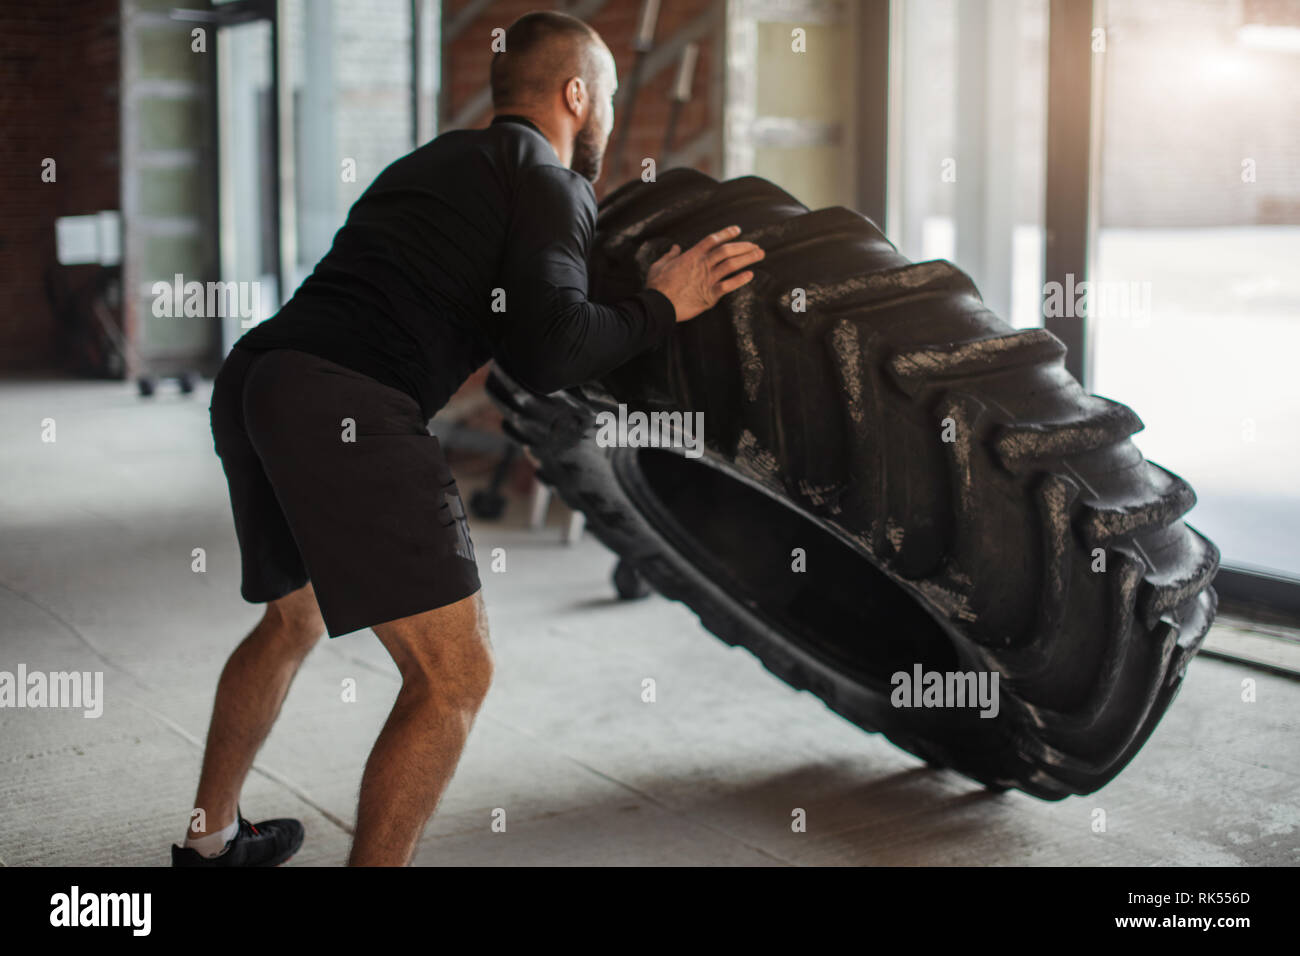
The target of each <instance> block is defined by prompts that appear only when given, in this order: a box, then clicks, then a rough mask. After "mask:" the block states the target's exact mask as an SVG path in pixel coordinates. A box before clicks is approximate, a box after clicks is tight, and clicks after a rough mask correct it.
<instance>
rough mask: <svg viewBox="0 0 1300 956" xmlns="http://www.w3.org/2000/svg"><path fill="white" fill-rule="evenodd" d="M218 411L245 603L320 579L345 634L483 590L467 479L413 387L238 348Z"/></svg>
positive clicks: (299, 356)
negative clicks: (465, 500) (465, 495)
mask: <svg viewBox="0 0 1300 956" xmlns="http://www.w3.org/2000/svg"><path fill="white" fill-rule="evenodd" d="M209 411H210V414H211V416H212V437H213V441H214V443H215V445H216V450H217V454H218V455H219V456H220V457H221V465H222V467H223V468H224V469H225V472H226V481H227V483H228V484H229V486H230V504H231V508H232V509H233V510H234V513H235V534H236V535H237V537H238V538H239V552H240V561H241V565H242V570H243V580H242V585H241V593H242V594H243V596H244V599H245V600H246V601H250V602H253V603H262V602H265V601H272V600H275V599H276V598H280V597H283V596H284V595H286V594H288V593H289V592H290V591H293V590H296V589H297V588H300V587H302V586H303V585H304V584H306V583H307V581H308V580H310V581H311V582H312V584H313V587H314V589H315V592H316V599H317V602H318V603H319V604H320V609H321V614H322V615H323V616H324V618H325V626H326V628H327V629H328V631H329V635H330V637H337V636H339V635H340V634H347V633H349V632H351V631H355V630H359V629H361V628H363V627H370V626H373V625H375V624H382V623H384V622H386V621H392V620H396V619H397V618H401V617H407V616H409V615H411V614H418V613H420V612H422V611H429V610H432V609H434V608H438V607H443V606H445V605H448V604H452V603H454V602H456V601H459V600H461V599H462V598H466V597H469V596H470V595H471V594H473V593H474V592H475V591H477V590H478V589H479V577H478V567H477V565H476V564H475V562H474V548H473V545H472V544H471V542H470V538H469V525H468V522H467V521H466V518H465V508H464V506H463V505H462V503H461V499H460V493H459V491H458V490H457V488H456V482H455V480H454V479H453V478H452V475H451V470H450V469H449V468H448V467H447V461H446V459H445V458H444V457H443V454H442V449H441V447H439V445H438V439H437V438H435V437H433V436H432V435H430V434H429V433H428V430H427V429H426V427H425V426H426V422H425V420H424V417H423V416H422V415H421V413H420V407H419V405H418V403H417V402H416V401H415V399H413V398H411V397H410V396H409V395H407V394H406V393H405V392H402V391H399V390H397V389H395V388H392V387H390V386H388V385H384V384H381V383H380V382H377V381H375V380H374V379H372V378H370V377H369V376H366V375H362V374H361V373H360V372H354V371H352V370H351V369H348V368H344V367H343V366H341V365H337V364H335V363H333V362H330V361H328V360H326V359H323V358H318V357H317V356H315V355H309V354H307V353H306V352H299V351H296V350H293V349H272V350H270V351H264V352H263V351H252V350H248V349H243V348H235V349H232V350H231V352H230V355H229V356H227V358H226V361H225V363H224V364H223V365H222V367H221V371H220V372H219V373H218V375H217V379H216V382H215V383H214V384H213V388H212V405H211V407H210V410H209Z"/></svg>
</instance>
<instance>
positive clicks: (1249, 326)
mask: <svg viewBox="0 0 1300 956" xmlns="http://www.w3.org/2000/svg"><path fill="white" fill-rule="evenodd" d="M532 6H533V5H532V4H530V3H528V2H515V0H448V2H444V3H438V2H434V0H231V2H225V3H222V2H211V3H199V2H194V3H188V4H185V3H181V4H178V3H176V2H174V0H48V2H44V3H40V4H28V3H17V2H9V0H6V2H5V3H4V8H3V9H4V13H3V20H2V21H0V62H2V63H3V69H4V83H3V85H2V87H0V103H2V106H3V109H2V113H0V115H2V116H3V131H4V137H3V142H2V143H0V150H3V162H0V184H2V187H3V194H4V196H5V200H4V215H3V219H2V221H0V373H3V374H5V375H6V376H19V375H22V376H29V377H30V376H42V377H44V378H47V379H48V378H50V377H52V376H58V377H72V376H81V377H105V378H111V379H129V380H133V381H135V380H139V388H140V389H141V390H142V391H144V392H148V391H150V390H151V389H152V388H153V387H154V384H155V381H157V382H158V383H159V385H160V387H169V384H168V377H169V376H174V377H176V381H177V382H179V384H180V385H181V386H183V387H184V388H185V389H187V390H188V389H189V388H190V387H192V386H198V385H200V383H201V377H202V376H210V375H211V374H212V373H213V370H214V369H215V368H216V367H217V365H218V363H219V361H220V359H221V357H222V356H223V355H224V353H225V352H226V350H228V349H229V347H230V345H231V343H232V342H233V341H234V339H235V338H237V337H238V335H239V334H240V331H241V329H240V328H239V320H238V318H237V317H233V316H227V317H225V318H221V317H216V316H207V317H205V316H192V317H182V318H177V317H169V316H162V317H160V316H156V315H154V314H152V311H151V308H150V303H151V302H152V301H153V298H154V293H153V291H152V289H153V286H154V283H155V282H158V281H170V280H171V279H172V277H173V276H175V275H177V274H181V275H183V276H184V277H185V279H186V281H189V280H193V279H197V280H199V281H209V280H225V281H243V282H250V281H256V282H257V283H258V284H259V287H260V290H261V293H262V295H261V302H260V308H261V311H262V313H263V315H264V316H266V315H270V314H272V313H273V312H274V311H275V309H276V308H277V307H278V306H279V304H280V303H281V302H282V301H283V300H284V299H285V298H287V296H288V295H289V294H291V293H292V291H293V290H294V289H295V288H296V286H297V284H298V283H299V282H300V281H301V279H302V278H303V277H304V276H305V275H306V274H307V273H308V272H310V270H311V268H312V267H313V266H314V264H315V263H316V261H317V260H318V259H319V258H320V256H321V255H322V254H323V253H324V252H325V251H326V250H327V248H328V246H329V243H330V241H331V239H332V237H333V234H334V231H335V230H336V229H337V228H338V226H339V225H340V224H341V223H342V221H343V219H344V218H345V216H346V214H347V210H348V208H349V206H350V205H351V203H352V202H353V200H354V199H355V198H356V197H357V196H358V195H359V194H360V193H361V191H362V190H363V189H365V187H366V186H367V185H368V184H369V182H370V181H371V180H372V179H373V177H374V176H375V175H376V174H377V173H378V172H379V171H380V170H381V169H382V168H383V167H384V166H385V165H386V164H387V163H388V162H390V161H391V160H393V159H395V158H396V157H398V156H400V155H402V154H403V153H405V152H407V151H409V150H410V149H412V148H413V147H414V146H416V145H418V144H419V143H422V142H425V141H427V140H428V139H429V138H431V137H433V136H435V135H437V133H438V132H440V131H442V130H447V129H455V128H460V127H469V126H481V125H484V124H486V123H487V122H488V120H489V119H490V116H491V114H490V107H491V103H490V97H489V93H488V87H487V68H488V63H489V61H490V57H491V52H490V47H489V44H490V34H491V30H492V29H493V27H496V26H503V25H506V24H508V23H509V22H510V21H511V20H513V19H514V18H515V17H516V16H518V15H519V14H521V13H523V12H526V11H527V10H528V9H531V8H532ZM554 6H556V7H558V8H561V9H565V10H567V11H569V12H571V13H573V14H575V15H577V16H579V17H582V18H584V19H586V20H588V21H589V22H590V23H592V25H594V26H595V27H596V28H597V29H598V30H599V31H600V32H601V34H602V35H603V36H604V37H605V38H606V40H607V42H608V43H609V45H610V47H611V49H612V50H613V51H614V54H615V56H616V59H617V61H618V65H619V70H620V77H621V90H620V98H619V101H618V104H617V116H616V120H617V125H616V128H615V133H614V137H613V140H612V142H611V150H610V154H609V155H608V156H607V162H606V168H605V173H604V175H603V177H602V179H601V181H600V182H599V183H598V195H604V194H605V193H607V192H608V191H609V190H610V189H612V188H614V187H616V186H617V185H618V184H620V183H621V182H623V181H626V180H627V179H628V178H629V177H632V176H636V175H639V173H640V170H641V160H642V158H643V157H654V158H655V160H656V162H657V164H658V166H659V167H660V168H668V167H670V166H674V165H690V166H694V167H696V168H698V169H700V170H702V171H704V172H707V173H710V174H711V175H714V176H717V177H720V178H730V177H735V176H742V175H746V174H751V173H753V174H757V175H760V176H764V177H766V178H768V179H771V180H772V181H774V182H776V183H778V184H779V185H781V186H782V187H784V188H785V189H786V190H788V191H789V192H790V193H792V194H793V195H794V196H796V197H797V198H799V199H800V200H801V201H803V202H804V203H805V204H807V205H808V206H809V207H811V208H818V207H822V206H827V205H844V206H848V207H850V208H853V209H856V210H858V211H859V212H861V213H863V214H864V215H866V216H868V217H870V218H871V219H873V220H874V221H875V222H876V223H877V224H878V225H880V226H881V227H882V228H883V229H884V231H885V232H886V234H887V235H888V236H889V238H890V239H891V240H892V241H893V242H894V243H895V244H896V245H897V246H898V247H899V248H900V249H901V251H902V252H904V253H905V254H906V255H908V256H910V257H912V258H914V259H927V258H949V259H952V260H953V261H955V262H956V263H957V264H958V265H959V266H960V267H961V268H963V269H964V270H966V271H967V272H969V273H970V274H971V275H972V277H973V278H974V279H975V281H976V284H977V285H978V287H979V288H980V290H981V292H982V294H983V295H984V297H985V300H986V301H987V302H988V303H989V304H990V305H991V306H992V308H993V309H994V311H996V312H998V313H999V314H1001V315H1003V316H1004V317H1006V318H1007V320H1008V321H1009V322H1010V323H1011V324H1012V325H1015V326H1017V327H1022V328H1023V327H1028V326H1034V325H1042V324H1044V322H1045V321H1046V323H1047V325H1048V327H1049V328H1051V329H1052V330H1053V331H1054V332H1056V333H1057V334H1058V335H1060V336H1061V337H1062V338H1063V339H1064V340H1065V341H1066V342H1067V344H1068V345H1069V346H1070V348H1071V353H1072V354H1071V357H1070V362H1071V367H1072V370H1073V371H1074V372H1075V374H1076V375H1078V376H1080V377H1081V378H1082V379H1083V380H1084V381H1085V383H1086V384H1087V386H1088V387H1089V388H1090V389H1091V390H1093V391H1095V392H1098V393H1100V394H1103V395H1106V396H1107V397H1111V398H1115V399H1116V400H1118V401H1122V402H1124V403H1125V404H1129V405H1131V406H1133V407H1134V408H1135V410H1137V412H1138V414H1139V415H1140V416H1141V417H1142V419H1143V421H1144V422H1145V423H1146V426H1147V427H1146V430H1145V431H1144V432H1142V433H1141V434H1140V435H1139V436H1138V437H1137V441H1138V443H1139V446H1140V447H1141V448H1142V449H1143V451H1144V453H1145V454H1146V455H1147V456H1148V457H1150V458H1152V459H1154V460H1156V461H1159V462H1161V463H1164V464H1166V465H1167V466H1168V467H1171V468H1173V469H1174V470H1175V471H1177V472H1178V473H1179V474H1182V475H1183V476H1184V477H1185V478H1187V479H1188V480H1189V481H1190V482H1191V484H1192V485H1193V487H1195V488H1196V489H1197V491H1198V493H1199V496H1200V503H1199V505H1198V506H1197V508H1196V510H1195V511H1194V512H1193V513H1192V516H1191V520H1192V521H1193V522H1194V523H1195V524H1196V525H1197V526H1198V527H1200V528H1201V529H1202V530H1203V531H1204V532H1205V533H1206V534H1208V535H1209V536H1210V537H1211V538H1212V539H1213V540H1214V541H1215V542H1216V543H1218V545H1219V546H1220V548H1221V549H1222V551H1223V555H1224V563H1225V565H1226V566H1227V567H1228V568H1229V569H1240V570H1242V571H1246V572H1255V573H1253V574H1250V575H1247V576H1243V577H1238V576H1237V575H1236V573H1235V571H1232V570H1230V571H1229V572H1227V576H1226V577H1225V578H1224V580H1223V581H1222V582H1221V584H1227V588H1226V589H1225V588H1223V587H1221V588H1220V590H1221V591H1225V590H1226V592H1227V593H1228V594H1229V595H1236V596H1243V597H1251V598H1264V599H1267V600H1269V601H1272V602H1274V603H1276V602H1277V601H1279V600H1280V601H1284V602H1285V603H1286V604H1287V606H1289V607H1290V608H1291V609H1292V610H1295V609H1296V608H1298V607H1300V598H1298V597H1296V596H1295V595H1296V594H1297V593H1298V592H1295V591H1294V590H1293V589H1289V588H1288V587H1287V585H1288V583H1291V582H1289V579H1300V547H1297V545H1296V542H1297V540H1298V539H1300V482H1298V481H1297V480H1296V479H1295V475H1296V474H1297V473H1300V389H1298V388H1297V387H1296V386H1295V384H1294V380H1293V378H1294V373H1293V372H1292V371H1291V364H1292V357H1293V356H1294V355H1296V354H1297V352H1298V350H1300V321H1298V317H1300V276H1298V275H1297V269H1296V263H1297V262H1300V120H1298V119H1297V117H1300V3H1297V2H1295V0H1060V2H1056V3H1051V2H1049V0H960V2H958V0H895V2H892V3H891V2H885V0H863V2H861V3H854V2H847V0H662V2H655V0H574V2H569V3H564V2H560V3H556V4H554ZM794 27H798V28H800V29H802V30H803V31H804V33H805V38H806V39H805V42H806V48H807V53H806V54H805V55H802V56H790V55H788V53H787V52H786V51H788V50H789V48H790V44H791V35H792V34H791V31H792V29H793V28H794ZM51 161H52V162H54V163H55V164H56V165H55V169H54V170H53V171H52V173H50V174H52V175H54V176H55V178H54V180H53V181H50V180H49V179H48V176H47V165H48V163H49V162H51ZM43 177H44V178H43ZM1049 196H1050V197H1053V199H1052V201H1051V202H1049V201H1048V197H1049ZM1048 237H1052V240H1053V241H1052V244H1051V248H1049V245H1048V242H1047V238H1048ZM1067 275H1071V276H1073V277H1074V281H1075V282H1076V283H1077V282H1078V281H1082V280H1083V278H1084V277H1086V278H1087V279H1088V280H1090V281H1091V282H1098V281H1101V282H1103V283H1105V284H1107V285H1106V288H1107V291H1108V293H1114V294H1115V295H1116V296H1118V298H1116V297H1108V298H1106V299H1105V300H1104V301H1103V299H1102V297H1101V296H1096V297H1095V299H1096V301H1095V302H1094V307H1093V308H1092V310H1091V314H1088V315H1086V316H1066V317H1063V318H1061V319H1060V320H1056V319H1055V317H1051V316H1049V317H1048V318H1047V319H1046V320H1045V319H1044V308H1043V303H1044V290H1045V289H1046V288H1047V287H1048V283H1051V282H1053V281H1056V282H1061V283H1064V282H1065V281H1066V279H1065V276H1067ZM1102 305H1105V306H1107V307H1105V308H1102V307H1098V306H1102ZM483 378H484V374H483V373H482V372H480V374H478V375H476V376H475V377H474V379H472V380H471V382H470V383H468V384H467V386H466V388H465V389H463V390H462V392H461V394H460V395H458V396H457V400H456V401H455V402H454V403H453V405H452V406H451V407H450V408H449V409H448V410H447V411H446V412H445V413H444V414H443V415H442V416H440V417H441V418H442V419H444V420H446V421H449V422H455V423H457V424H465V425H467V426H471V427H472V430H473V432H474V433H477V432H482V431H485V430H486V431H489V432H490V431H491V429H492V416H493V413H492V412H491V410H490V409H489V408H488V407H487V405H486V403H485V402H484V401H483V400H482V393H481V390H482V382H483ZM464 434H465V435H466V436H470V435H471V434H472V432H471V431H469V430H466V431H465V432H464ZM461 444H462V445H463V446H465V447H464V448H463V449H462V450H463V451H466V450H467V453H470V454H476V455H479V456H480V457H481V456H482V455H484V454H490V455H497V454H499V449H496V448H495V446H492V445H491V443H490V442H489V443H487V444H486V445H485V444H484V443H482V442H479V443H478V444H475V442H474V441H473V440H471V439H470V438H469V437H466V440H465V441H464V442H462V443H461ZM462 466H463V467H464V466H466V463H464V462H462ZM490 466H491V462H490V461H487V460H484V461H483V462H480V463H479V464H478V465H476V466H475V467H478V469H479V470H480V471H482V470H484V469H490ZM510 474H511V475H512V476H513V484H511V485H508V488H514V489H516V490H524V489H525V488H526V487H527V474H526V466H525V465H523V464H522V462H521V463H517V464H515V465H513V466H511V469H510ZM480 504H482V502H480ZM1275 578H1276V579H1277V580H1274V579H1275ZM1243 589H1244V590H1243ZM1288 592H1289V593H1291V594H1292V596H1291V597H1289V598H1288V597H1285V594H1286V593H1288Z"/></svg>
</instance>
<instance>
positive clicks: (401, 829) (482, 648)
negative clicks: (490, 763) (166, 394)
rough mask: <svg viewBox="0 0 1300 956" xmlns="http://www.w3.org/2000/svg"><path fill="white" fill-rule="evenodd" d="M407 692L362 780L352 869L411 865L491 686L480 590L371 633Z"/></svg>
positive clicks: (401, 693)
mask: <svg viewBox="0 0 1300 956" xmlns="http://www.w3.org/2000/svg"><path fill="white" fill-rule="evenodd" d="M374 631H375V633H376V634H377V635H378V636H379V640H380V641H381V642H382V643H383V645H384V647H386V648H387V649H388V652H389V653H390V654H391V655H392V656H393V660H394V661H395V662H396V663H397V667H398V670H399V671H401V675H402V688H401V690H400V691H399V692H398V695H397V701H396V702H395V703H394V704H393V709H392V712H391V713H390V714H389V715H388V721H387V723H385V724H384V729H383V731H382V732H381V733H380V734H379V739H378V740H376V741H375V746H374V749H373V750H371V752H370V759H369V760H368V761H366V770H365V775H364V776H363V777H362V780H361V799H360V802H359V805H358V808H357V830H356V836H355V838H354V840H353V844H352V856H351V857H350V858H349V860H348V865H349V866H406V865H407V864H408V863H410V862H411V857H412V856H413V855H414V853H415V847H416V844H417V843H418V842H419V839H420V835H421V834H422V833H423V832H424V826H425V824H426V823H427V822H428V820H429V817H430V816H432V815H433V811H434V809H435V808H436V807H437V805H438V801H439V799H440V798H441V797H442V793H443V790H445V789H446V786H447V783H448V782H449V781H450V780H451V776H452V774H453V773H454V772H455V770H456V764H457V762H458V761H459V760H460V754H461V750H462V748H463V747H464V745H465V740H466V738H467V737H468V736H469V732H470V728H471V727H472V726H473V724H474V717H475V715H476V714H477V713H478V709H479V706H480V704H482V702H483V698H484V696H486V694H487V691H488V686H489V685H490V684H491V681H492V646H491V642H490V641H489V639H488V628H487V614H486V610H485V608H484V606H483V600H482V591H478V592H476V593H474V594H472V595H470V596H469V597H467V598H465V599H464V600H461V601H457V602H456V603H454V604H449V605H447V606H446V607H442V608H438V609H436V610H433V611H426V612H425V613H423V614H416V615H413V616H411V617H406V618H401V619H400V620H397V621H390V622H389V623H387V624H380V625H378V626H376V627H375V628H374Z"/></svg>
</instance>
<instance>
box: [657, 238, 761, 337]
mask: <svg viewBox="0 0 1300 956" xmlns="http://www.w3.org/2000/svg"><path fill="white" fill-rule="evenodd" d="M738 235H740V227H739V226H728V227H727V228H726V229H722V230H720V231H718V232H715V233H713V234H712V235H708V236H705V237H704V238H703V239H701V240H700V241H699V242H697V243H696V244H695V245H694V246H692V247H691V248H690V249H689V250H687V251H686V252H682V250H681V247H680V246H677V245H676V244H674V245H673V247H672V248H671V249H669V250H668V251H667V252H665V253H664V254H663V255H662V256H661V257H660V258H658V259H656V260H655V262H654V264H653V265H652V266H650V272H649V273H648V274H647V275H646V288H647V289H658V290H659V291H660V292H662V293H663V294H664V295H666V296H668V298H669V299H670V300H672V303H673V307H674V308H675V309H676V310H677V321H678V322H685V321H686V320H688V319H693V318H695V317H696V316H697V315H699V314H700V313H701V312H706V311H708V310H709V309H711V308H713V307H714V306H715V305H716V304H717V302H718V300H719V299H721V298H722V297H723V296H724V295H726V294H727V293H728V292H732V291H734V290H736V289H739V288H740V287H741V286H742V285H744V284H745V283H746V282H748V281H749V280H750V279H752V278H754V273H752V272H749V271H745V272H741V273H739V274H738V275H732V273H734V272H735V271H736V270H737V269H744V268H745V266H747V265H750V264H751V263H754V262H757V261H758V260H759V259H762V258H763V256H764V255H766V253H765V252H763V250H762V249H760V248H759V247H758V246H756V245H754V243H752V242H727V240H728V239H731V238H734V237H735V236H738ZM728 276H730V278H728Z"/></svg>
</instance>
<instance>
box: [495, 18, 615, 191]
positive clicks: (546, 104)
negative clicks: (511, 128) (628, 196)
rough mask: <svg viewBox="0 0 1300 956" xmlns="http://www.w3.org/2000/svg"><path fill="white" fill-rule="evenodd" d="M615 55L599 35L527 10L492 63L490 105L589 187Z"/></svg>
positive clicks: (610, 106)
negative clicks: (525, 121) (536, 132)
mask: <svg viewBox="0 0 1300 956" xmlns="http://www.w3.org/2000/svg"><path fill="white" fill-rule="evenodd" d="M617 89H618V76H617V72H616V70H615V68H614V57H613V55H612V54H611V53H610V52H609V48H608V47H607V46H605V42H604V41H603V40H602V39H601V38H600V34H599V33H597V32H596V31H595V30H593V29H592V28H591V27H589V26H587V24H585V23H583V22H582V21H581V20H579V19H577V18H576V17H571V16H569V15H568V14H567V13H557V12H553V11H539V12H536V13H526V14H524V15H523V16H522V17H520V18H519V19H518V20H516V21H515V22H514V23H512V24H511V25H510V27H509V28H508V29H507V30H506V36H505V49H504V50H503V51H501V52H499V53H497V54H495V55H494V56H493V58H492V107H493V111H494V112H496V113H517V114H519V115H521V116H526V117H528V118H529V119H530V120H532V121H533V122H534V123H536V124H537V126H538V127H539V128H540V129H541V131H542V132H543V133H544V134H545V135H546V137H547V139H549V140H550V141H551V143H552V145H553V146H555V150H556V153H558V154H559V156H560V160H561V161H562V162H567V163H568V165H569V167H570V168H571V169H572V170H573V171H574V172H576V173H579V174H580V175H582V176H585V177H586V178H587V179H589V180H591V181H592V182H595V181H596V180H597V179H599V178H600V165H601V160H602V159H604V155H605V146H606V145H607V144H608V142H609V134H610V132H611V131H612V130H613V128H614V91H615V90H617Z"/></svg>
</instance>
